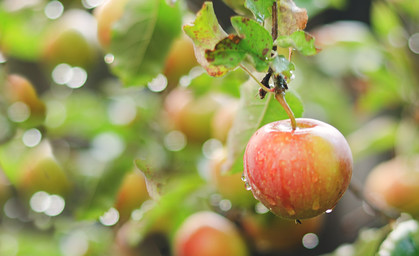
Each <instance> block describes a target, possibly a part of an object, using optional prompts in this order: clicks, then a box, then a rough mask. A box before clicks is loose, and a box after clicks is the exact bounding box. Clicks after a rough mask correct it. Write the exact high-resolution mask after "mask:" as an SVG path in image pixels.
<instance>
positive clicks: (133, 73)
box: [110, 0, 181, 85]
mask: <svg viewBox="0 0 419 256" xmlns="http://www.w3.org/2000/svg"><path fill="white" fill-rule="evenodd" d="M177 6H178V5H176V6H175V7H171V6H169V5H167V3H166V2H165V1H164V0H156V1H130V2H129V3H128V6H127V8H125V11H124V14H123V17H122V18H121V19H120V20H119V21H118V22H117V23H116V24H115V26H114V27H113V31H112V40H111V46H110V48H111V52H112V54H113V55H114V56H115V61H114V63H113V65H112V71H113V73H115V75H117V76H118V77H119V78H120V79H121V80H122V81H123V83H124V84H125V85H145V84H147V83H148V82H150V81H151V80H152V79H153V78H154V77H155V76H156V75H157V74H159V73H161V72H162V70H163V67H164V62H165V58H166V55H167V53H168V50H169V48H170V47H169V45H170V44H171V42H172V41H173V40H174V39H175V38H176V36H177V35H178V34H179V32H180V28H181V14H180V9H179V8H178V7H177Z"/></svg>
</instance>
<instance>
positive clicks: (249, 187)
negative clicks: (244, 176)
mask: <svg viewBox="0 0 419 256" xmlns="http://www.w3.org/2000/svg"><path fill="white" fill-rule="evenodd" d="M244 188H245V189H246V190H247V191H249V190H251V189H252V187H251V186H250V184H249V183H248V182H247V181H246V182H245V183H244Z"/></svg>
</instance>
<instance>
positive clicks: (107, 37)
mask: <svg viewBox="0 0 419 256" xmlns="http://www.w3.org/2000/svg"><path fill="white" fill-rule="evenodd" d="M127 2H128V0H108V1H106V2H105V3H103V4H102V5H100V6H98V7H97V8H96V9H95V10H94V12H93V15H94V16H95V18H96V20H97V37H98V40H99V43H100V44H101V46H102V47H103V49H105V50H109V47H110V44H111V37H112V26H113V24H114V23H115V22H116V21H117V20H119V19H120V18H121V17H122V14H123V13H124V8H125V6H126V4H127Z"/></svg>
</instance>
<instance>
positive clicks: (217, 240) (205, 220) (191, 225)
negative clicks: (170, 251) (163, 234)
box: [174, 211, 248, 256]
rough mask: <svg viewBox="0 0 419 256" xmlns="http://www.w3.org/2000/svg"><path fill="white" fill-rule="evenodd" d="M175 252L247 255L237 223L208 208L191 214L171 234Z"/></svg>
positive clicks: (177, 255) (185, 255) (181, 255)
mask: <svg viewBox="0 0 419 256" xmlns="http://www.w3.org/2000/svg"><path fill="white" fill-rule="evenodd" d="M174 255H175V256H198V255H199V256H231V255H235V256H241V255H248V252H247V248H246V245H245V243H244V241H243V239H242V237H241V236H240V233H239V232H238V230H237V228H236V226H235V225H234V224H233V222H231V221H230V220H228V219H227V218H225V217H223V216H221V215H218V214H216V213H214V212H210V211H202V212H197V213H194V214H192V215H190V216H189V217H188V218H186V220H185V221H184V222H183V223H182V224H181V226H180V227H179V229H178V230H177V232H176V234H175V237H174Z"/></svg>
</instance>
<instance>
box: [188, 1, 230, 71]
mask: <svg viewBox="0 0 419 256" xmlns="http://www.w3.org/2000/svg"><path fill="white" fill-rule="evenodd" d="M183 30H184V31H185V33H186V35H188V36H189V37H190V38H191V39H192V41H193V42H194V48H195V56H196V59H197V60H198V63H199V64H201V66H202V67H204V68H205V70H206V71H207V72H208V74H209V75H210V76H222V75H224V74H225V73H227V72H228V71H229V69H228V68H227V67H225V66H223V65H219V66H215V65H213V64H212V63H209V62H208V61H207V59H206V58H205V51H206V50H207V49H214V47H215V45H216V44H217V43H218V42H219V41H220V40H222V39H223V38H224V37H226V35H227V34H226V33H225V32H224V30H223V29H222V28H221V26H220V25H219V24H218V21H217V17H216V16H215V13H214V8H213V6H212V2H205V3H204V5H203V6H202V8H201V10H200V11H199V12H198V13H197V16H196V19H195V22H194V23H193V24H192V25H186V26H184V27H183Z"/></svg>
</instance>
